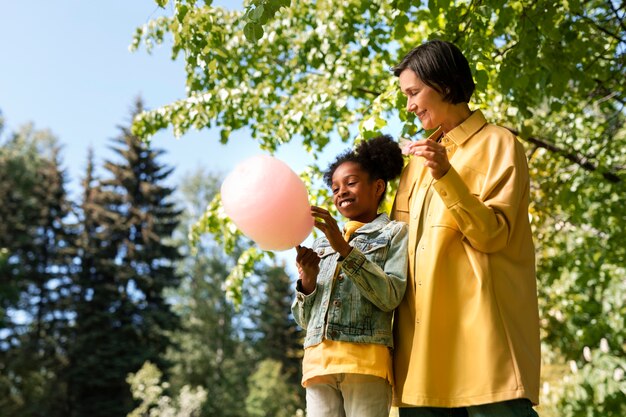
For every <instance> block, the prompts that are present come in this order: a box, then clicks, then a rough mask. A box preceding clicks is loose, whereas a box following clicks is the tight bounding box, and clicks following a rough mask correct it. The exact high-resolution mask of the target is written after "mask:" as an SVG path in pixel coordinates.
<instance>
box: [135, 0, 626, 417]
mask: <svg viewBox="0 0 626 417" xmlns="http://www.w3.org/2000/svg"><path fill="white" fill-rule="evenodd" d="M157 3H159V4H161V5H164V4H165V3H167V1H164V0H161V1H159V2H157ZM292 3H293V2H292ZM281 6H286V4H285V3H284V2H282V1H279V0H267V1H266V0H252V1H251V2H250V3H248V6H247V11H246V13H245V14H244V13H242V12H228V11H224V10H222V9H220V8H217V7H212V6H210V5H206V4H200V3H198V2H195V1H176V2H174V3H173V14H172V16H162V17H159V18H157V19H155V20H153V21H151V22H148V23H147V24H146V25H144V26H143V27H141V28H139V29H138V31H137V35H136V36H135V39H134V42H133V46H134V47H135V48H137V47H139V45H140V44H141V42H142V41H143V42H144V43H145V44H146V46H147V48H148V49H150V48H151V47H152V46H153V45H154V44H155V43H156V44H159V43H162V42H163V41H164V39H165V37H166V36H171V39H172V42H173V43H172V53H173V57H176V56H177V55H178V54H180V53H184V59H185V62H186V66H185V71H186V73H187V91H188V97H186V98H183V99H181V100H178V101H176V102H174V103H171V104H168V105H166V106H163V107H162V108H160V109H156V110H152V111H149V112H145V113H143V114H142V115H140V116H139V117H138V118H137V119H136V120H135V122H134V124H133V132H135V133H136V134H138V135H140V136H142V137H149V136H151V135H152V134H153V133H154V132H156V131H157V130H159V129H163V128H166V127H169V126H171V127H172V129H173V131H174V133H175V135H177V136H179V135H182V134H183V133H185V132H186V131H187V130H188V129H190V128H192V127H193V128H198V129H202V128H207V127H218V128H219V129H220V130H221V137H220V140H221V141H222V142H223V143H227V142H228V139H229V135H230V133H231V132H232V131H234V130H237V129H240V128H242V127H244V126H246V127H247V128H249V129H250V132H251V134H252V136H253V138H255V139H256V140H257V141H258V142H259V145H260V147H261V148H263V149H265V150H267V151H269V152H272V151H274V150H275V149H277V148H278V147H279V146H280V145H281V144H283V143H286V142H289V141H291V140H295V139H297V140H302V142H303V145H304V146H305V148H306V149H307V150H309V151H310V152H311V153H312V154H313V155H314V156H316V155H318V154H319V152H320V151H321V150H322V149H323V148H324V147H325V146H326V144H327V143H328V141H329V138H331V137H339V138H341V139H342V140H344V141H349V140H351V138H352V139H353V140H359V139H360V138H363V137H370V136H372V135H375V134H378V133H379V132H381V131H389V132H390V133H392V134H394V135H403V136H410V137H416V136H417V137H421V136H423V134H424V132H422V131H421V130H420V129H419V128H418V127H417V126H416V125H415V123H414V117H413V115H410V114H407V113H406V112H405V111H404V110H403V108H404V106H405V100H404V98H403V97H402V95H401V94H400V93H399V91H398V89H397V81H396V80H395V79H394V78H393V77H392V76H391V75H390V74H389V71H388V68H389V67H390V66H391V65H393V64H395V63H397V62H398V61H399V59H400V58H401V57H402V56H403V54H404V53H406V52H407V51H409V50H410V49H411V48H412V47H414V46H415V45H418V44H420V43H421V42H422V41H424V40H425V39H431V38H441V39H445V40H450V41H453V42H454V43H456V44H457V45H459V47H460V48H461V49H462V50H463V51H464V53H465V54H466V56H468V58H469V60H470V65H471V67H472V70H473V73H474V76H475V80H476V83H477V92H476V94H475V96H474V99H473V102H472V103H470V105H471V107H472V108H480V109H482V110H483V111H484V112H485V114H486V115H487V117H488V118H489V119H490V120H491V121H493V122H494V123H498V124H500V125H503V126H505V127H507V128H509V129H510V130H512V131H513V132H515V133H516V134H518V135H519V137H520V138H521V139H522V141H523V143H524V144H525V145H526V148H527V150H528V157H529V161H530V167H531V173H532V175H533V184H532V201H533V204H532V207H531V213H530V215H531V216H532V220H533V221H532V224H533V227H534V231H535V236H536V241H537V258H538V259H537V260H538V278H539V280H540V282H539V288H540V308H541V316H542V328H543V341H544V344H545V349H544V351H545V355H544V358H545V361H546V363H547V364H548V365H549V366H546V367H545V368H546V369H547V370H548V371H551V370H552V368H554V369H561V370H563V372H564V373H566V374H568V375H570V374H572V371H571V370H570V367H569V366H567V363H568V361H574V362H573V363H576V364H577V369H583V368H584V367H585V366H587V365H588V364H589V363H588V362H587V361H586V359H585V358H584V355H583V352H584V351H585V348H587V349H590V350H591V351H592V356H593V357H595V356H594V355H595V354H596V353H597V354H598V355H600V356H602V357H606V356H608V357H609V358H612V359H613V360H606V361H603V362H602V363H603V364H604V365H603V366H606V367H608V368H607V369H604V368H603V369H602V370H603V371H606V373H607V375H616V376H617V377H619V378H618V380H617V381H616V380H615V379H610V378H609V379H607V378H604V377H600V376H599V375H598V374H597V373H595V374H594V373H591V374H589V375H591V377H594V378H597V379H595V380H594V382H593V383H592V384H591V385H590V387H589V389H590V390H592V391H594V392H595V393H596V394H597V393H601V392H611V393H613V394H611V396H609V397H606V396H603V395H599V394H598V395H590V396H588V397H587V399H586V400H580V398H582V397H580V396H577V397H576V399H575V401H572V402H571V404H573V405H571V406H568V407H565V406H564V404H565V403H567V402H568V398H572V399H573V398H574V397H575V396H576V395H577V394H576V389H577V388H575V387H580V384H578V385H577V384H574V385H572V386H569V388H568V386H564V385H562V384H561V383H560V382H559V381H558V380H559V379H560V378H559V377H556V378H555V380H550V381H548V382H551V383H552V384H551V385H552V386H553V389H552V391H551V392H555V391H559V390H560V387H563V390H562V392H561V394H562V395H560V396H559V398H558V399H555V398H549V396H548V397H546V402H547V403H548V404H549V405H551V406H552V405H553V406H554V407H559V408H560V410H561V412H560V413H559V412H555V413H557V414H558V415H566V416H573V415H577V414H576V413H579V412H582V411H581V410H585V409H587V408H589V407H591V408H592V409H593V408H594V407H595V408H597V409H599V410H600V409H601V410H602V411H603V415H607V416H617V415H623V414H624V408H623V407H626V406H624V405H623V404H626V401H625V400H626V399H625V397H624V395H625V394H624V391H623V390H621V391H620V390H619V389H617V390H616V389H614V388H611V387H612V386H613V385H611V384H613V383H612V382H611V381H614V382H617V383H618V384H622V383H623V372H622V373H620V372H619V370H620V369H621V370H623V369H625V368H626V363H625V362H626V352H625V335H626V331H625V329H624V320H623V317H624V314H625V313H626V311H625V310H624V305H623V301H621V300H623V299H624V297H623V295H624V293H625V292H626V288H625V286H626V284H625V283H624V280H623V277H624V275H625V274H626V270H625V265H626V246H625V245H624V244H623V242H624V241H626V236H625V233H626V231H625V230H626V229H625V228H626V226H625V225H626V212H625V210H624V208H623V203H621V201H622V200H623V198H622V197H621V196H623V195H625V194H626V193H625V189H624V187H625V186H624V182H625V181H624V171H625V167H626V154H624V152H622V150H623V149H624V145H625V142H626V129H625V123H624V121H625V117H626V114H625V112H624V105H625V104H626V98H625V97H624V92H625V91H626V88H624V87H625V85H626V78H625V77H624V71H625V68H624V66H625V64H626V23H625V14H626V13H625V9H626V7H625V6H626V5H625V4H624V2H623V1H622V2H620V1H613V0H591V1H580V0H572V1H567V2H559V1H554V0H539V1H534V2H524V1H520V0H516V1H504V0H483V1H450V0H430V1H428V2H426V1H422V2H411V1H408V0H395V1H392V2H385V1H363V0H344V1H332V2H331V1H329V0H323V1H315V2H310V1H303V2H297V4H296V3H293V4H291V6H289V7H282V8H281ZM246 27H247V29H246ZM318 172H319V169H318V167H317V166H315V164H313V166H311V168H310V169H308V170H306V171H305V172H304V173H303V174H302V175H303V178H304V179H305V180H306V181H308V182H309V183H310V184H312V185H313V186H314V185H315V184H316V181H315V179H316V178H317V175H318ZM316 191H317V189H316V188H315V187H313V188H312V193H313V194H314V196H313V198H314V199H317V198H318V197H319V196H321V198H323V197H324V195H323V194H321V193H317V192H316ZM207 231H209V232H211V233H213V234H214V235H215V236H217V237H219V239H220V243H221V244H223V245H224V246H225V247H227V248H230V247H232V242H233V241H234V239H236V234H235V235H233V234H232V233H231V226H230V225H229V224H228V219H226V218H225V216H224V215H223V213H222V212H221V211H220V205H219V198H216V200H214V202H213V203H211V204H210V205H209V209H208V211H207V212H206V213H205V214H204V215H203V216H202V217H201V219H200V220H199V222H198V224H197V227H196V228H195V229H193V233H194V236H195V238H196V239H198V237H199V236H201V235H202V233H204V232H207ZM264 256H265V255H264V254H263V253H261V252H259V251H255V250H254V249H251V250H249V251H244V252H243V253H242V256H241V258H240V260H239V262H238V264H237V265H236V266H235V268H234V269H233V270H232V271H231V275H230V278H229V283H230V284H231V286H232V289H231V291H232V293H233V294H235V295H237V294H239V292H238V291H239V289H241V288H242V285H243V278H244V277H245V276H246V275H249V274H251V273H252V271H253V269H254V264H255V263H256V262H258V261H259V260H260V259H262V258H263V257H264ZM589 324H591V325H589ZM603 339H604V340H606V343H607V346H608V351H607V352H601V353H598V349H599V348H598V346H600V342H601V340H603ZM616 364H617V365H616ZM572 369H574V367H572ZM614 371H615V372H614ZM594 375H595V376H594ZM620 375H622V376H620ZM570 376H571V375H570ZM620 378H621V379H620ZM574 379H575V378H574ZM554 387H557V388H558V389H556V388H554ZM572 387H574V388H572ZM620 403H621V404H622V406H619V405H616V404H620Z"/></svg>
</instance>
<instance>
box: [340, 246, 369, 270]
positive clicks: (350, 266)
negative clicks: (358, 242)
mask: <svg viewBox="0 0 626 417" xmlns="http://www.w3.org/2000/svg"><path fill="white" fill-rule="evenodd" d="M365 260H366V259H365V255H363V253H362V252H361V251H360V250H358V249H357V248H352V250H351V251H350V253H349V254H348V256H346V257H345V259H344V260H343V262H341V268H342V269H343V270H344V271H346V273H347V274H348V275H350V274H355V273H356V272H357V271H358V270H359V269H361V266H362V265H363V264H364V263H365Z"/></svg>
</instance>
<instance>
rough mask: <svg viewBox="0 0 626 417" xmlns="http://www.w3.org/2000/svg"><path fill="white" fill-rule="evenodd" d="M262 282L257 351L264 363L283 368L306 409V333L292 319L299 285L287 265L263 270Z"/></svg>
mask: <svg viewBox="0 0 626 417" xmlns="http://www.w3.org/2000/svg"><path fill="white" fill-rule="evenodd" d="M260 280H261V281H262V284H261V285H260V287H261V289H262V294H260V296H259V301H258V302H257V303H256V304H257V307H256V312H255V313H254V314H253V321H254V337H253V343H254V347H255V351H256V352H257V353H258V354H259V356H260V358H262V359H263V360H268V359H271V360H274V361H276V362H278V363H279V364H280V365H281V372H282V375H283V378H284V379H285V380H286V381H287V382H289V383H290V384H291V386H292V389H293V390H295V392H299V393H300V394H301V402H302V404H301V406H300V407H301V408H304V406H303V404H304V395H303V394H304V390H302V388H301V385H300V381H301V379H302V372H301V360H302V353H303V348H302V340H303V338H304V334H303V332H302V331H301V329H299V328H298V326H297V324H296V322H295V321H294V320H293V317H291V304H292V302H293V299H294V296H295V291H294V288H295V284H294V282H293V281H292V279H291V278H290V277H289V275H288V274H287V272H286V271H285V265H273V266H267V267H266V268H263V272H262V273H261V274H260Z"/></svg>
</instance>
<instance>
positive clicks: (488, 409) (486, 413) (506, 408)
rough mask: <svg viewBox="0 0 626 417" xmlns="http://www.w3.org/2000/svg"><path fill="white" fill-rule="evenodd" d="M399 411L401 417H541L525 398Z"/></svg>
mask: <svg viewBox="0 0 626 417" xmlns="http://www.w3.org/2000/svg"><path fill="white" fill-rule="evenodd" d="M399 411H400V417H539V415H538V414H537V412H536V411H535V410H534V409H533V406H532V404H531V402H530V400H527V399H525V398H522V399H519V400H510V401H502V402H498V403H491V404H481V405H475V406H472V407H460V408H439V407H411V408H400V410H399Z"/></svg>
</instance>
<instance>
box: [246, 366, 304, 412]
mask: <svg viewBox="0 0 626 417" xmlns="http://www.w3.org/2000/svg"><path fill="white" fill-rule="evenodd" d="M282 372H283V367H282V365H281V363H280V362H279V361H276V360H273V359H265V360H263V361H261V362H259V364H258V366H257V369H256V371H255V372H254V373H253V374H251V375H250V377H249V378H248V386H249V388H248V389H249V394H248V396H247V397H246V401H245V408H246V411H247V412H248V415H250V417H293V416H296V415H297V411H298V410H302V409H301V408H300V409H299V408H298V406H299V405H300V399H299V398H298V394H297V392H296V390H295V389H294V386H293V385H290V384H288V383H287V381H285V378H284V377H283V375H282ZM279 398H280V401H277V399H279Z"/></svg>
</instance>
